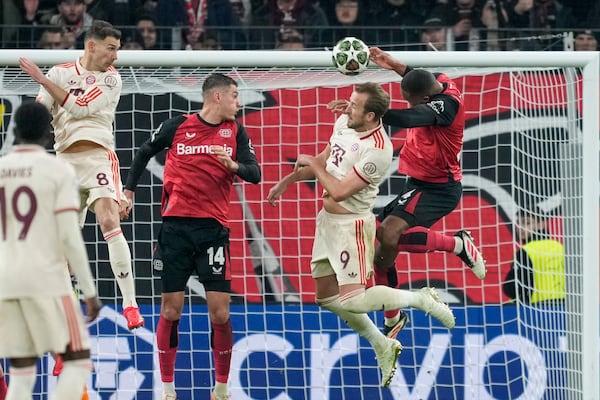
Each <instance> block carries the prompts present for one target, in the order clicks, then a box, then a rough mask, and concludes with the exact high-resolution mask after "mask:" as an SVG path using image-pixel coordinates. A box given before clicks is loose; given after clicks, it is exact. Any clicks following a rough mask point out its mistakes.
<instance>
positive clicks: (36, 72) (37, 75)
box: [19, 57, 68, 104]
mask: <svg viewBox="0 0 600 400" xmlns="http://www.w3.org/2000/svg"><path fill="white" fill-rule="evenodd" d="M19 65H20V66H21V70H22V71H23V72H25V73H26V74H27V75H29V76H30V77H31V79H33V80H34V81H36V82H37V83H39V84H40V85H42V86H43V87H44V88H45V89H46V90H47V91H48V93H50V95H51V96H52V98H53V99H54V101H56V102H57V103H58V104H63V103H64V102H65V99H66V98H67V96H68V93H67V92H66V91H65V90H64V89H63V88H61V87H60V86H58V85H57V84H55V83H54V82H52V81H51V80H50V79H48V77H47V76H46V75H44V73H43V72H42V70H41V69H40V68H39V67H38V66H37V65H36V64H35V63H33V62H31V61H30V60H28V59H27V58H25V57H20V58H19Z"/></svg>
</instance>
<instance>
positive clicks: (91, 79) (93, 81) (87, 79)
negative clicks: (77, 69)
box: [85, 75, 96, 85]
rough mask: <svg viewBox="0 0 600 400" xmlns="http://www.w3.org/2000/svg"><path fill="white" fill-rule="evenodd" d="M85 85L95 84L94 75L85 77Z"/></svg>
mask: <svg viewBox="0 0 600 400" xmlns="http://www.w3.org/2000/svg"><path fill="white" fill-rule="evenodd" d="M85 83H87V84H88V85H93V84H94V83H96V77H95V76H94V75H88V76H86V78H85Z"/></svg>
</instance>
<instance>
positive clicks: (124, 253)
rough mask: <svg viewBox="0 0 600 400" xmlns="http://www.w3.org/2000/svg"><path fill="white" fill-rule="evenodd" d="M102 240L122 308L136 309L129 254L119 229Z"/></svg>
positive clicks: (108, 233) (107, 233)
mask: <svg viewBox="0 0 600 400" xmlns="http://www.w3.org/2000/svg"><path fill="white" fill-rule="evenodd" d="M104 240H106V244H107V245H108V258H109V260H110V267H111V268H112V271H113V274H114V275H115V278H116V280H117V284H118V285H119V289H120V290H121V296H123V308H126V307H130V306H133V307H137V302H136V300H135V283H134V280H133V272H132V268H131V252H130V251H129V245H128V244H127V240H125V236H123V232H122V231H121V228H117V229H113V230H112V231H110V232H106V234H105V235H104Z"/></svg>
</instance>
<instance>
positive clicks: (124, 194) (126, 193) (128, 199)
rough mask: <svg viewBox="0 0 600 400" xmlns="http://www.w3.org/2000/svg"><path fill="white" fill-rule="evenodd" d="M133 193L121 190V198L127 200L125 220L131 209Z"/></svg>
mask: <svg viewBox="0 0 600 400" xmlns="http://www.w3.org/2000/svg"><path fill="white" fill-rule="evenodd" d="M134 194H135V192H134V191H133V190H129V189H125V190H123V196H125V198H126V199H127V204H126V205H125V210H124V213H125V218H129V214H130V213H131V209H132V208H133V196H134Z"/></svg>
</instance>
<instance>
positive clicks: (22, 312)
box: [0, 295, 90, 358]
mask: <svg viewBox="0 0 600 400" xmlns="http://www.w3.org/2000/svg"><path fill="white" fill-rule="evenodd" d="M0 316H1V317H0V338H1V340H0V357H6V358H27V357H41V356H42V355H43V354H44V353H46V352H49V351H52V352H56V353H61V354H62V353H64V352H65V351H66V350H67V346H69V350H71V351H81V350H89V348H90V339H89V332H88V329H87V326H86V325H85V322H84V320H83V314H82V312H81V306H80V304H79V302H78V301H77V300H75V297H73V296H72V295H66V296H59V297H29V298H22V299H10V300H0Z"/></svg>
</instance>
